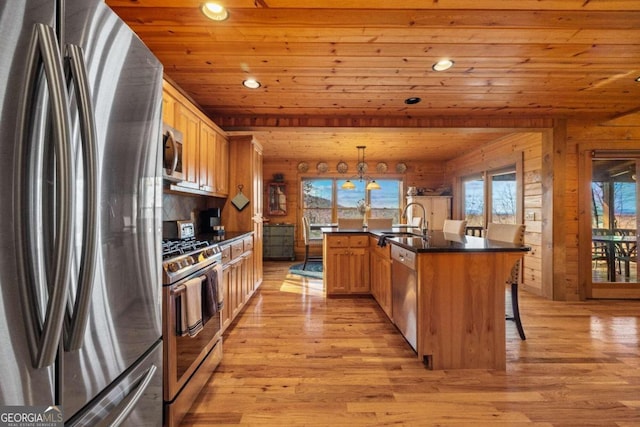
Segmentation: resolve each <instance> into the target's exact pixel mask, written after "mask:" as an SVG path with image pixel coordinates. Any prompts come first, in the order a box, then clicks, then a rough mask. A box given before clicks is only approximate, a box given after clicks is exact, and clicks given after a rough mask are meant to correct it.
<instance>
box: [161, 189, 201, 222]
mask: <svg viewBox="0 0 640 427" xmlns="http://www.w3.org/2000/svg"><path fill="white" fill-rule="evenodd" d="M206 207H207V206H206V200H205V199H204V198H203V197H197V196H194V197H190V196H181V195H178V194H167V193H164V194H163V195H162V220H163V221H177V220H181V219H191V213H193V214H194V216H195V220H196V222H198V219H199V218H198V213H199V212H200V211H201V210H204V209H206Z"/></svg>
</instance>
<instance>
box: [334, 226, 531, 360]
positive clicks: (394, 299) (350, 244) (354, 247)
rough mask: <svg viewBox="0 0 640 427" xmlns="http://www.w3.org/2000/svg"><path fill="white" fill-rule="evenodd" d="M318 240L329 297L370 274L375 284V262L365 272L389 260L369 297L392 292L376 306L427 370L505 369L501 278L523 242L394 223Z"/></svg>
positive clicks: (356, 286)
mask: <svg viewBox="0 0 640 427" xmlns="http://www.w3.org/2000/svg"><path fill="white" fill-rule="evenodd" d="M323 243H324V245H323V253H324V261H323V262H324V269H325V274H324V281H325V289H326V291H327V296H328V297H331V296H336V295H344V294H363V293H368V292H369V291H370V290H373V289H374V288H373V285H372V288H369V287H368V284H369V282H370V280H369V279H370V278H371V282H372V283H374V282H375V281H378V282H379V281H380V275H381V274H380V273H378V271H381V270H380V269H379V268H378V269H377V270H376V274H375V276H374V275H371V276H370V275H369V267H370V265H371V267H373V266H374V265H375V266H379V265H380V264H381V263H384V262H390V264H391V274H390V275H387V276H386V277H388V280H384V277H385V276H384V274H383V275H382V276H383V279H382V280H383V283H382V285H380V284H379V285H378V286H377V287H376V288H375V289H376V290H377V291H376V293H374V297H376V300H378V302H379V303H381V299H380V298H379V297H378V295H389V297H390V300H391V302H390V307H391V309H389V308H388V307H387V309H385V306H384V305H383V304H382V303H381V307H383V309H385V312H386V313H387V315H388V316H389V318H390V320H391V321H392V322H393V323H394V324H395V325H396V326H397V327H398V329H399V330H400V331H401V333H402V334H403V335H404V336H405V338H406V339H407V342H409V344H410V345H411V346H412V347H413V349H414V350H415V351H416V353H417V355H418V357H419V358H420V359H421V360H422V361H423V362H424V363H425V364H426V365H427V366H428V367H429V368H430V369H497V370H504V369H505V368H506V340H505V285H506V279H507V278H508V277H509V274H510V271H511V268H512V266H513V265H514V263H515V262H516V261H517V260H518V259H520V258H522V257H523V255H524V253H525V252H526V251H528V250H529V248H528V247H526V246H519V245H515V244H510V243H504V242H497V241H491V240H487V239H484V238H480V237H473V236H459V235H456V234H448V233H443V232H441V231H432V232H430V233H429V234H428V236H427V237H426V238H423V237H422V236H420V235H418V234H412V233H403V232H402V231H401V230H398V229H394V230H389V231H371V232H369V231H363V230H340V229H338V228H324V229H323ZM382 245H384V246H382ZM385 248H386V249H385ZM369 253H372V254H373V253H375V256H376V257H377V258H375V262H372V263H370V262H369V258H368V257H367V256H366V255H367V254H369ZM384 257H387V258H386V260H385V258H384ZM372 259H373V258H372ZM380 286H383V287H385V289H383V290H382V291H380V289H379V288H380ZM376 294H377V295H376Z"/></svg>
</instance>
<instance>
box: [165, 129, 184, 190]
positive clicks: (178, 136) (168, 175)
mask: <svg viewBox="0 0 640 427" xmlns="http://www.w3.org/2000/svg"><path fill="white" fill-rule="evenodd" d="M162 144H163V146H164V154H163V168H162V175H163V178H164V179H167V180H169V181H174V182H180V181H182V180H184V169H183V168H184V165H183V163H182V158H183V157H182V155H183V146H182V132H180V131H179V130H176V129H174V128H172V127H171V126H168V125H166V124H163V125H162Z"/></svg>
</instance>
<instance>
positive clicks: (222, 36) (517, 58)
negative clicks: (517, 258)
mask: <svg viewBox="0 0 640 427" xmlns="http://www.w3.org/2000/svg"><path fill="white" fill-rule="evenodd" d="M106 2H107V4H109V5H110V6H111V7H112V8H113V9H114V10H115V11H116V13H117V14H119V15H120V16H121V17H122V18H123V19H124V20H125V21H126V22H127V23H128V24H129V25H130V26H131V27H132V28H133V30H134V31H135V32H136V33H137V34H138V35H139V36H140V37H141V38H142V40H144V41H145V43H146V44H147V45H148V46H149V48H150V49H151V50H152V51H153V52H154V53H155V54H156V55H157V56H158V58H159V59H160V60H161V61H162V63H163V64H164V65H165V72H166V74H167V75H168V76H169V77H170V78H171V79H172V80H173V81H174V82H176V83H177V84H178V85H179V86H180V87H181V88H182V89H183V90H184V91H185V92H187V93H188V94H189V95H190V96H191V97H192V98H193V99H194V100H195V101H196V102H197V103H198V104H199V105H200V106H201V107H202V108H203V109H204V110H205V112H207V113H208V114H209V116H210V117H211V118H212V119H213V120H214V121H215V122H216V123H217V124H219V125H220V126H221V127H222V128H224V129H226V130H252V131H253V132H254V133H256V134H257V135H258V138H259V139H260V140H261V142H262V143H263V145H265V156H266V157H276V156H288V155H289V154H292V155H295V156H296V157H294V158H305V157H307V158H314V157H315V158H318V157H317V155H318V154H323V155H324V156H323V157H324V158H340V157H344V156H345V155H348V153H351V152H353V153H355V151H356V150H355V146H356V145H359V144H363V145H367V146H368V147H370V148H368V149H367V151H368V152H369V151H371V152H372V155H373V153H374V152H375V151H376V149H374V148H373V147H374V146H378V144H381V145H379V147H380V148H379V149H378V151H379V152H380V154H379V155H380V156H381V157H377V154H376V156H374V157H373V158H379V159H384V158H385V157H386V158H393V157H394V156H395V157H396V158H398V159H399V158H400V157H404V158H406V157H407V155H408V154H407V153H411V155H412V156H414V157H415V158H424V159H427V158H429V159H435V160H446V158H451V157H449V156H455V155H457V154H459V153H460V152H464V151H465V150H468V149H469V148H471V147H474V146H476V145H478V144H482V143H484V142H486V141H488V140H491V139H495V138H499V137H500V136H502V135H505V134H507V133H509V132H513V131H514V128H519V127H525V128H529V129H527V130H531V128H541V127H548V125H549V123H551V121H552V120H553V119H554V118H581V119H582V118H589V119H597V120H606V119H610V118H615V117H620V116H623V115H625V114H628V113H631V112H637V111H640V83H639V82H637V81H635V79H636V78H637V77H639V76H640V1H638V0H430V1H429V0H402V1H387V0H368V1H356V0H309V1H302V0H221V3H223V4H224V5H225V6H227V7H228V9H229V11H230V17H229V19H228V20H226V21H224V22H218V23H215V22H211V21H208V20H207V19H206V18H205V17H204V16H203V15H202V13H201V12H200V10H199V6H200V2H201V1H200V0H107V1H106ZM398 5H402V7H403V9H399V8H398ZM443 58H449V59H452V60H453V61H455V65H454V67H453V68H452V69H450V70H448V71H444V72H435V71H433V70H432V69H431V66H432V64H433V63H435V62H436V61H438V60H440V59H443ZM248 77H254V78H256V79H257V80H259V81H260V82H261V84H262V86H261V87H260V88H259V89H256V90H250V89H247V88H245V87H243V86H242V81H243V80H244V79H246V78H248ZM409 97H420V98H421V99H422V101H421V102H420V103H418V104H415V105H407V104H405V102H404V101H405V99H407V98H409ZM501 123H503V124H504V126H502V125H501ZM353 128H360V129H353ZM381 128H383V129H384V131H382V130H381ZM402 128H405V129H402ZM406 128H411V129H406ZM425 128H430V129H428V130H425ZM434 128H435V129H434ZM459 128H467V129H466V130H465V131H464V132H459V131H458V130H457V129H459ZM487 128H496V129H492V130H488V129H487ZM498 128H499V129H498ZM476 129H482V132H478V133H476V132H474V130H476ZM403 147H406V149H403ZM398 149H403V150H402V152H400V153H398V152H396V150H398ZM344 150H349V151H348V152H345V151H344ZM298 155H299V156H302V157H298ZM328 156H331V157H328ZM353 156H354V155H352V157H353ZM292 157H293V156H292Z"/></svg>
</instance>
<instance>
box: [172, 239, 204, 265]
mask: <svg viewBox="0 0 640 427" xmlns="http://www.w3.org/2000/svg"><path fill="white" fill-rule="evenodd" d="M207 246H209V242H207V241H204V240H196V239H185V240H163V241H162V259H163V260H166V259H171V258H174V257H177V256H180V255H183V254H186V253H189V252H193V251H196V250H198V249H202V248H206V247H207Z"/></svg>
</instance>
